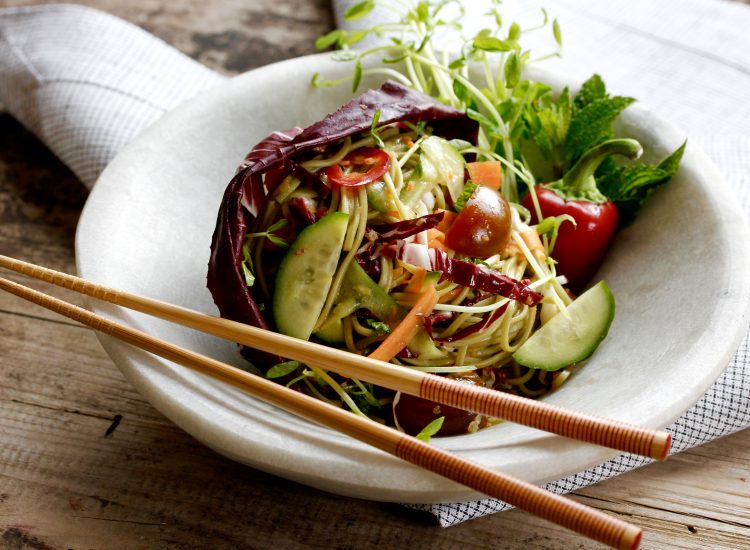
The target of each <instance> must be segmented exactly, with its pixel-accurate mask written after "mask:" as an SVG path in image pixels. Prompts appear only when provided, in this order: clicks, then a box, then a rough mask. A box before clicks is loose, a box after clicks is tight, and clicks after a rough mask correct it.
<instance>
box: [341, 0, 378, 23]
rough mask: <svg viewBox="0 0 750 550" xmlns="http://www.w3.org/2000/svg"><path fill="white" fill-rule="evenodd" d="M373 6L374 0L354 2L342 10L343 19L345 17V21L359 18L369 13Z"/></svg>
mask: <svg viewBox="0 0 750 550" xmlns="http://www.w3.org/2000/svg"><path fill="white" fill-rule="evenodd" d="M374 8H375V2H374V0H364V2H360V3H358V4H354V5H353V6H351V7H350V8H349V9H348V10H346V11H345V12H344V19H346V20H347V21H354V20H356V19H360V18H362V17H364V16H365V15H367V14H368V13H370V12H371V11H372V10H373V9H374Z"/></svg>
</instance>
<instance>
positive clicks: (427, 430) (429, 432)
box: [414, 416, 445, 443]
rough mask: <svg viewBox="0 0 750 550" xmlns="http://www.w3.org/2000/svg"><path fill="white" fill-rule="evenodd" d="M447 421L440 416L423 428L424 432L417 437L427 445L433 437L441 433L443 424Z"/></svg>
mask: <svg viewBox="0 0 750 550" xmlns="http://www.w3.org/2000/svg"><path fill="white" fill-rule="evenodd" d="M444 421H445V417H444V416H440V417H438V418H436V419H435V420H433V421H432V422H430V423H429V424H427V426H425V427H424V428H422V431H421V432H419V433H418V434H417V435H415V436H414V437H416V438H417V439H419V440H420V441H424V442H425V443H429V442H430V438H432V436H433V435H435V434H437V433H438V432H439V431H440V428H442V427H443V422H444Z"/></svg>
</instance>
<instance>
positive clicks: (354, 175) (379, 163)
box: [325, 147, 391, 187]
mask: <svg viewBox="0 0 750 550" xmlns="http://www.w3.org/2000/svg"><path fill="white" fill-rule="evenodd" d="M390 166H391V157H389V156H388V153H386V152H385V151H383V150H382V149H376V148H375V147H362V148H360V149H355V150H354V151H352V152H351V153H349V154H348V155H346V156H345V157H344V158H343V159H341V161H340V162H339V163H338V164H334V165H333V166H329V167H328V168H326V170H325V174H326V176H328V179H329V180H330V181H331V182H333V183H335V184H337V185H344V186H347V187H358V186H360V185H367V184H368V183H372V182H373V181H376V180H379V179H380V178H381V177H382V176H383V174H385V173H386V171H387V170H388V168H390Z"/></svg>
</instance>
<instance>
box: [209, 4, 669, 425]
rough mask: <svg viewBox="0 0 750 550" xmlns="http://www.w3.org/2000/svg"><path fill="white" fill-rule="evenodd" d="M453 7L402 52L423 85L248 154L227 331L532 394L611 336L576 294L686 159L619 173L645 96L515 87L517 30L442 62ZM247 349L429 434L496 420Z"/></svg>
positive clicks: (261, 360) (378, 92)
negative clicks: (477, 65) (233, 327)
mask: <svg viewBox="0 0 750 550" xmlns="http://www.w3.org/2000/svg"><path fill="white" fill-rule="evenodd" d="M445 4H446V2H421V3H419V4H418V6H417V7H415V8H414V10H413V11H411V12H409V13H408V14H407V15H406V16H405V17H404V19H403V21H402V25H403V26H404V29H406V30H408V29H410V32H412V33H414V34H415V37H416V38H415V40H416V39H419V40H420V43H421V44H422V46H421V49H418V48H416V46H415V43H411V42H408V41H406V40H405V38H404V37H405V36H406V35H405V34H403V33H402V39H401V40H400V41H399V42H397V43H396V49H397V50H398V51H400V52H401V53H402V54H403V56H402V57H401V59H399V61H401V62H405V67H406V71H405V73H406V74H407V75H411V76H413V77H415V79H414V80H410V79H409V78H408V77H403V78H399V79H398V81H387V82H386V83H385V84H383V85H382V86H381V87H380V88H379V89H374V90H368V91H366V92H364V93H363V94H362V95H360V96H358V97H357V98H355V99H353V100H352V101H351V102H350V103H348V104H346V105H344V106H342V107H341V108H340V109H338V110H337V111H335V112H334V113H331V114H330V115H328V116H327V117H326V118H324V119H323V120H321V121H319V122H317V123H315V124H313V125H311V126H308V127H307V128H305V129H301V128H293V129H290V130H286V131H281V132H274V133H273V134H271V135H270V136H268V137H267V138H266V139H265V140H263V141H261V142H260V143H259V144H258V145H256V146H255V147H254V148H253V150H252V151H251V152H250V153H249V154H248V156H247V158H246V159H245V162H244V163H243V164H242V165H241V166H240V167H239V169H238V171H237V174H236V175H235V177H234V178H233V179H232V181H231V182H230V184H229V186H228V187H227V190H226V192H225V194H224V198H223V201H222V205H221V208H220V211H219V216H218V219H217V226H216V231H215V233H214V238H213V242H212V255H211V261H210V263H209V274H208V286H209V289H210V290H211V292H212V294H213V296H214V300H215V302H216V303H217V305H218V307H219V309H220V311H221V314H222V316H224V317H228V318H231V319H234V320H237V321H240V322H245V323H249V324H253V325H255V326H259V327H261V328H269V329H273V330H276V331H278V332H281V333H283V334H286V335H289V336H294V337H296V338H301V339H305V340H312V341H316V342H320V343H323V344H326V345H329V346H335V347H338V348H342V349H346V350H348V351H350V352H352V353H356V354H361V355H368V356H370V357H374V358H377V359H380V360H382V361H386V362H391V363H395V364H399V365H403V366H406V367H409V368H413V369H417V370H420V371H423V372H427V373H432V374H436V375H441V376H448V377H451V378H454V379H456V380H458V381H460V382H463V383H467V384H476V385H480V386H483V387H488V388H494V389H497V390H498V391H505V392H512V393H515V394H518V395H521V396H526V397H531V398H537V397H540V396H542V395H544V394H546V393H548V392H550V391H553V390H555V389H556V388H558V387H560V385H561V384H563V383H564V382H565V381H566V380H567V379H568V377H569V376H570V374H571V372H572V371H573V369H574V368H575V365H576V364H578V363H579V362H580V361H583V360H584V359H586V358H587V357H589V356H590V355H591V354H592V353H593V352H594V350H595V349H596V347H597V346H598V344H599V343H600V342H601V340H602V339H603V338H604V337H605V336H606V334H607V331H608V329H609V326H610V323H611V321H612V317H613V315H614V299H613V297H612V294H611V292H610V291H609V289H608V287H607V286H606V284H605V283H604V282H600V283H598V284H595V285H593V286H591V288H590V289H589V290H587V291H586V292H585V293H583V294H580V293H581V291H583V290H584V288H586V286H587V285H588V284H589V283H590V279H591V277H592V276H593V274H594V272H595V271H596V268H598V266H599V264H600V263H601V262H602V261H603V258H604V256H605V254H606V250H607V248H608V247H609V244H610V243H611V240H612V238H613V237H614V235H615V232H616V230H617V229H618V228H619V227H620V226H621V225H622V224H623V223H628V222H629V221H630V220H632V218H633V217H634V215H635V213H636V212H637V209H638V207H639V206H640V204H642V203H643V201H644V200H645V199H646V198H647V197H648V196H650V195H651V194H652V193H653V192H654V190H655V189H656V188H657V187H658V186H660V185H663V184H664V183H666V182H667V181H669V179H670V178H671V177H672V175H673V174H674V173H675V172H676V170H677V168H678V166H679V161H680V157H681V154H682V150H683V148H684V145H683V147H681V148H680V149H678V150H677V151H675V153H673V154H672V155H670V156H669V157H668V158H667V159H665V160H664V161H662V162H661V163H660V164H658V165H655V166H652V165H647V164H633V163H631V164H625V165H618V164H616V163H615V162H614V161H613V160H612V157H625V158H628V159H631V160H634V159H637V158H638V157H639V156H640V154H641V152H642V149H641V146H640V144H638V142H636V141H634V140H632V139H627V138H619V137H618V138H615V137H614V135H613V133H612V128H611V123H612V121H613V120H614V118H616V116H617V115H618V114H619V112H620V111H621V110H622V109H624V108H626V107H627V105H628V104H629V103H630V102H631V101H632V100H631V99H630V98H620V97H617V96H615V97H612V96H610V95H609V94H608V93H607V91H606V89H605V87H604V84H603V82H602V81H601V79H600V78H598V77H596V76H595V77H593V78H592V79H590V80H589V81H588V82H587V83H585V84H584V85H583V87H582V88H581V90H579V91H578V92H577V93H576V94H571V93H570V92H569V91H568V90H564V91H563V92H562V94H559V95H557V96H554V95H553V94H552V92H551V89H550V88H548V87H546V86H544V85H543V84H541V83H535V82H530V81H523V80H521V79H520V76H519V75H516V74H515V71H516V70H518V71H520V65H521V64H522V61H521V60H522V59H523V60H525V59H527V58H528V56H527V55H523V54H522V53H519V51H520V50H516V49H515V46H513V47H511V48H510V49H509V50H505V45H511V46H512V44H511V42H513V41H515V39H516V38H517V36H516V38H513V35H514V34H516V35H517V34H519V32H520V31H519V30H513V28H512V27H511V29H510V30H509V31H508V32H509V33H510V35H509V36H508V37H506V38H505V39H504V41H501V40H500V39H499V38H493V36H492V35H491V34H490V33H489V31H487V32H485V31H483V33H481V34H480V35H478V36H477V37H474V39H473V40H470V41H469V44H471V48H473V50H470V49H467V48H464V49H463V50H462V51H463V53H462V54H461V56H462V57H461V58H459V59H460V60H463V61H462V62H457V61H456V60H453V61H452V62H451V61H449V60H447V59H443V60H442V62H440V63H439V62H438V61H437V58H436V57H435V56H434V54H432V52H431V50H430V38H431V35H430V33H429V28H430V24H432V23H431V22H432V21H435V20H436V18H437V14H438V12H439V11H440V9H442V6H443V5H445ZM372 5H373V3H372V2H363V3H361V4H358V5H356V6H354V7H353V8H352V11H350V13H349V16H351V17H354V16H359V15H361V14H362V13H363V12H365V11H367V10H369V9H371V7H372ZM545 24H546V14H545ZM514 25H515V24H514ZM501 26H502V23H501V22H500V21H499V20H498V30H497V32H499V31H500V29H501ZM553 27H554V34H555V37H556V39H558V38H559V27H558V26H557V24H556V23H555V24H554V25H553ZM377 30H378V29H374V30H372V32H376V31H377ZM391 30H392V29H391ZM362 32H363V31H360V34H359V35H356V36H354V35H352V34H347V33H345V32H344V31H334V33H332V35H327V37H324V40H323V42H322V43H321V44H320V45H322V46H329V45H333V44H334V43H337V45H338V46H339V47H340V48H343V51H344V52H351V51H350V50H348V46H349V45H351V43H352V42H354V41H355V40H358V39H359V38H361V36H362ZM404 32H405V30H404ZM332 37H333V38H332ZM511 38H513V40H511ZM493 40H494V41H493ZM495 41H499V43H496V42H495ZM558 43H559V40H558ZM509 47H510V46H509ZM381 50H382V49H380V50H378V51H381ZM490 51H494V52H500V60H501V66H503V67H504V70H503V75H504V78H505V81H504V82H501V81H496V80H495V79H494V78H493V79H492V82H493V84H494V85H493V86H492V87H491V89H487V90H479V89H478V88H477V87H476V86H475V85H474V84H473V83H471V81H470V80H468V77H467V76H465V75H466V73H465V72H464V68H465V67H464V64H463V63H464V61H468V59H469V58H471V57H472V56H473V57H474V58H476V57H477V56H479V57H481V59H479V61H480V62H486V61H487V59H488V57H486V55H485V54H487V53H488V52H490ZM472 52H473V53H472ZM371 53H373V52H372V51H369V52H368V51H365V52H359V53H347V54H346V55H344V56H343V57H342V59H344V60H348V61H353V62H354V63H355V71H354V73H353V77H352V79H353V80H354V85H355V86H354V87H355V88H356V87H357V86H358V85H359V81H360V79H361V76H362V72H363V70H362V68H361V64H360V63H361V58H362V57H363V56H365V55H369V54H371ZM391 53H392V52H391ZM480 54H481V55H480ZM514 55H515V56H516V57H517V59H516V61H512V59H513V56H514ZM475 60H476V59H475ZM388 61H389V62H390V61H392V60H388ZM508 64H511V65H512V66H511V67H510V69H509V68H508ZM516 65H518V66H516ZM427 69H429V71H430V73H429V74H431V75H432V79H429V78H428V76H427V75H428V73H427V72H426V71H427ZM383 71H384V73H385V74H386V75H387V76H393V74H392V73H393V72H394V69H393V68H392V67H388V68H386V69H383ZM448 77H449V79H448V80H446V78H448ZM487 78H488V79H489V78H490V77H489V76H487ZM450 79H452V80H450ZM315 80H316V82H318V83H321V80H320V79H319V78H318V77H316V79H315ZM428 80H429V81H430V82H433V83H434V84H435V89H436V91H437V93H436V94H435V95H436V96H437V97H431V96H430V95H428V94H427V93H425V91H427V90H425V89H424V88H425V87H426V85H427V82H428ZM415 82H416V84H417V85H414V84H415ZM500 84H502V89H501V88H500ZM447 86H450V87H449V88H447ZM447 90H450V91H451V93H453V95H454V97H455V99H456V100H457V101H448V100H447V98H446V93H447V92H446V91H447ZM472 90H476V91H477V92H478V93H479V94H481V97H482V98H484V99H481V100H477V97H474V96H472V94H473V93H474V92H473V91H472ZM498 94H500V95H498ZM500 96H502V97H500ZM592 125H595V129H596V131H593V130H592ZM539 181H545V182H546V183H538V182H539ZM520 184H522V185H520ZM579 294H580V295H579ZM241 351H242V353H243V355H244V356H245V357H246V358H248V359H249V360H250V361H252V362H253V364H255V365H256V366H257V367H258V368H260V369H262V370H263V371H264V374H265V376H266V377H268V378H273V379H275V380H277V381H278V382H280V383H283V384H286V385H287V386H289V387H293V388H295V389H297V390H299V391H302V392H305V393H308V394H310V395H313V396H316V397H318V398H319V399H322V400H325V401H328V402H330V403H334V404H337V405H340V406H342V407H345V408H347V409H349V410H351V411H352V412H354V413H355V414H360V415H364V416H367V417H369V418H371V419H373V420H375V421H378V422H383V423H388V424H394V425H395V426H396V427H398V428H399V429H401V430H403V431H406V432H407V433H411V434H416V435H418V436H419V437H422V438H425V439H427V438H429V436H431V435H435V434H439V435H454V434H461V433H467V432H472V431H476V430H477V429H479V428H482V427H484V426H487V425H490V424H492V423H493V422H494V421H495V419H491V418H484V417H482V416H479V415H476V414H474V413H469V412H465V411H461V410H458V409H454V408H452V407H447V406H444V405H438V404H437V403H433V402H430V401H427V400H424V399H421V398H418V397H414V396H409V395H406V394H403V395H402V394H399V393H396V392H393V391H391V390H388V389H386V388H381V387H376V386H374V385H372V384H369V383H367V382H365V381H360V380H356V379H351V378H346V377H343V376H339V375H336V374H333V373H328V372H325V371H323V370H321V369H319V368H316V367H313V366H308V365H305V364H302V363H299V362H297V361H287V360H285V359H283V358H281V357H276V356H273V355H271V354H265V353H260V352H257V351H255V350H248V349H241Z"/></svg>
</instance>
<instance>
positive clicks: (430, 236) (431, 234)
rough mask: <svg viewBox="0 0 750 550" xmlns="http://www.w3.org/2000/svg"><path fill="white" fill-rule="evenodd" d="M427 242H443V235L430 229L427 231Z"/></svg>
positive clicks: (434, 229)
mask: <svg viewBox="0 0 750 550" xmlns="http://www.w3.org/2000/svg"><path fill="white" fill-rule="evenodd" d="M427 240H428V241H440V242H444V241H445V233H443V232H442V231H440V230H439V229H437V228H435V227H432V228H430V229H428V230H427Z"/></svg>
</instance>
